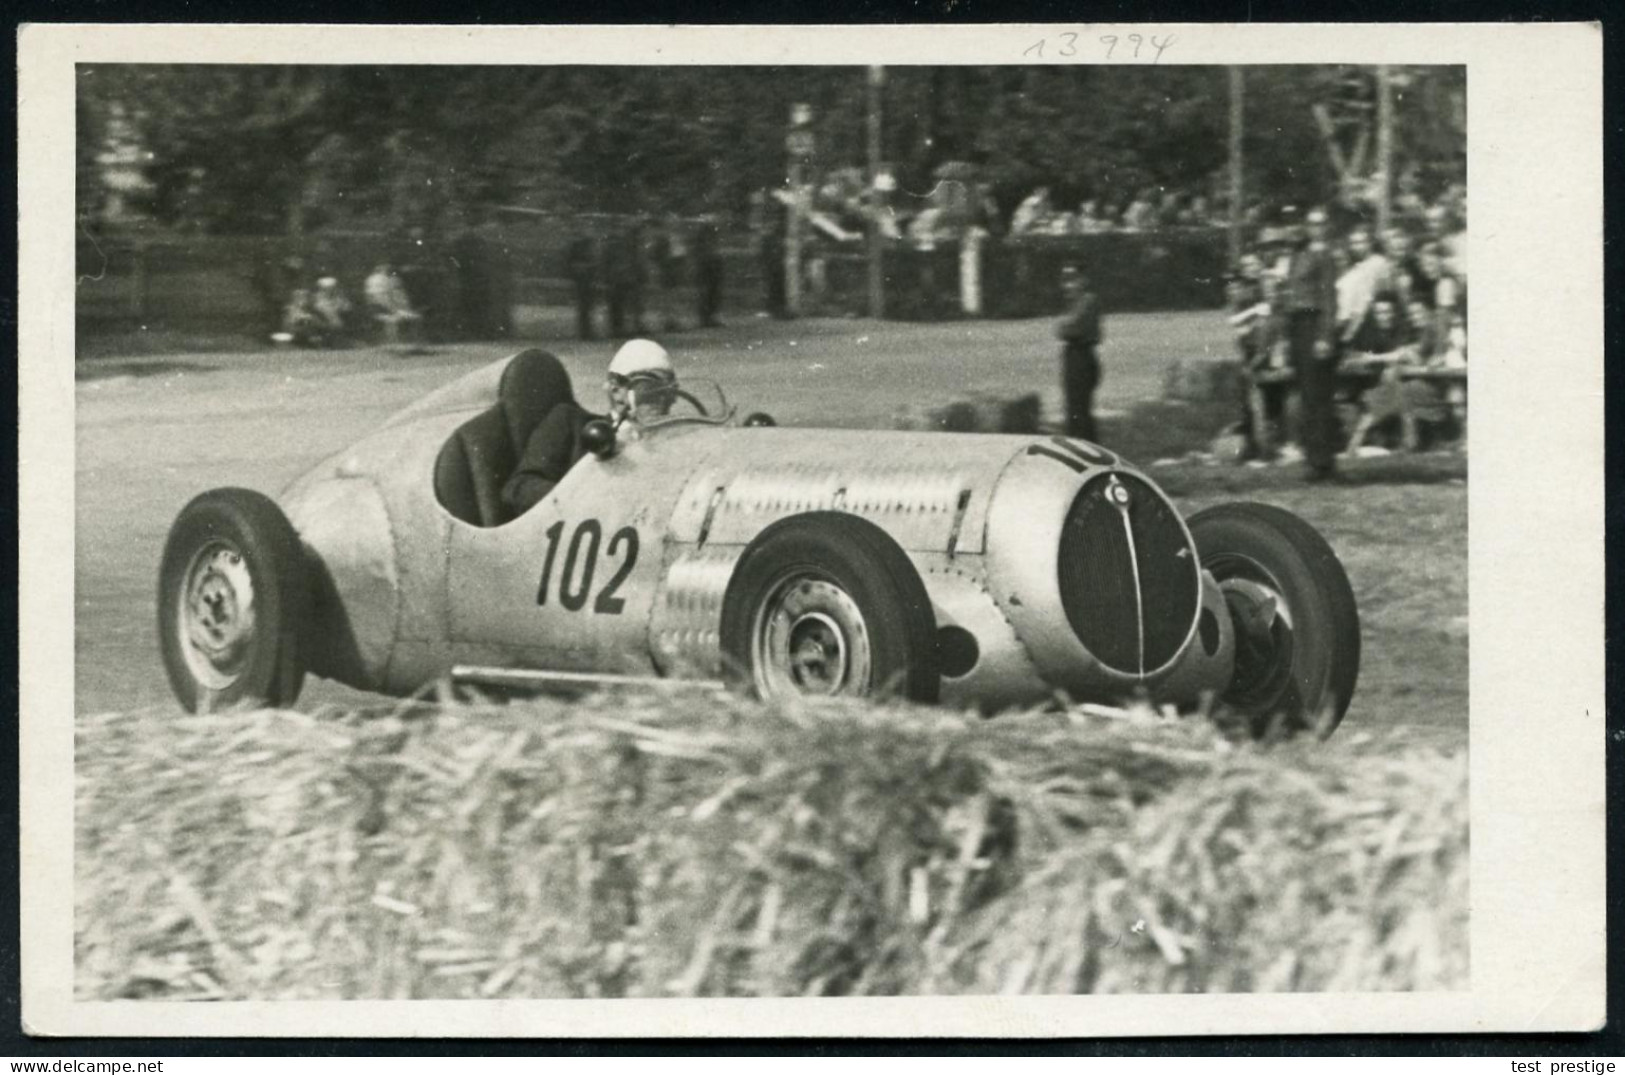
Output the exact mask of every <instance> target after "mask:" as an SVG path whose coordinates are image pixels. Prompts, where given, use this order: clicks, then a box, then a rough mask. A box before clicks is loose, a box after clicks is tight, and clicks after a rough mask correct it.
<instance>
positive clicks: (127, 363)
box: [74, 313, 1467, 738]
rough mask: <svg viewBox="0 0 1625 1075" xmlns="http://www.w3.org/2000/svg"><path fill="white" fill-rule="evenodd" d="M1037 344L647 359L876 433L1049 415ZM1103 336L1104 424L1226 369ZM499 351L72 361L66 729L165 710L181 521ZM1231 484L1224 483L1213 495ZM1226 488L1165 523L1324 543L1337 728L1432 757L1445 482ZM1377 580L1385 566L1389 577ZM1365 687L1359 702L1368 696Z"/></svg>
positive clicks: (1191, 329) (1443, 595)
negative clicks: (196, 507)
mask: <svg viewBox="0 0 1625 1075" xmlns="http://www.w3.org/2000/svg"><path fill="white" fill-rule="evenodd" d="M1051 328H1052V323H1051V322H1050V321H1048V320H1044V321H1023V322H981V323H965V324H952V323H950V324H932V325H911V324H898V323H876V322H870V321H805V322H794V323H778V322H770V321H765V320H760V319H751V320H747V321H741V322H739V323H738V324H736V325H732V326H730V327H728V328H725V329H721V330H712V331H708V332H691V333H685V334H680V335H676V336H673V337H670V338H668V339H666V340H665V342H666V343H667V344H668V346H669V347H670V349H671V350H672V353H673V356H674V358H675V359H676V361H677V362H678V365H679V368H680V370H681V371H682V373H683V374H684V375H685V376H689V377H696V378H702V377H703V378H709V379H712V380H715V381H717V382H718V383H720V384H721V385H723V386H724V387H725V388H726V390H727V391H728V394H729V397H730V400H731V401H732V402H734V403H736V404H737V405H739V407H740V408H741V411H742V412H748V411H751V410H765V411H767V412H769V413H770V414H772V415H774V417H775V418H777V419H778V420H779V421H780V422H781V423H783V424H792V425H824V426H844V427H884V426H886V425H888V424H889V421H890V419H891V417H892V415H893V414H894V413H895V412H896V411H897V410H898V408H899V407H903V406H909V405H928V406H929V405H936V404H939V403H941V402H944V401H946V400H948V399H952V398H959V397H962V396H963V395H965V394H966V393H968V392H973V391H978V390H985V391H991V392H996V393H1000V394H1016V393H1021V392H1027V391H1032V390H1034V389H1038V390H1039V391H1041V392H1042V393H1043V395H1044V398H1045V405H1046V410H1047V411H1049V412H1051V413H1053V412H1054V411H1055V410H1056V409H1057V407H1058V402H1059V401H1058V394H1059V393H1058V390H1057V388H1056V382H1057V369H1056V346H1055V341H1054V339H1053V336H1052V335H1051ZM1107 335H1108V340H1109V342H1108V344H1107V346H1106V348H1105V349H1104V351H1103V358H1104V361H1105V363H1106V376H1105V380H1104V383H1103V385H1102V388H1101V391H1100V395H1099V404H1100V409H1101V410H1102V411H1103V412H1105V413H1111V412H1113V411H1122V410H1126V409H1127V408H1128V407H1130V406H1132V405H1133V404H1135V403H1137V402H1140V401H1144V400H1149V399H1154V398H1156V396H1157V395H1158V393H1159V391H1160V386H1161V383H1162V377H1163V374H1164V371H1165V370H1166V368H1167V366H1168V364H1169V363H1170V362H1172V361H1174V360H1178V359H1192V358H1199V357H1203V356H1204V355H1205V356H1207V357H1222V356H1223V355H1224V353H1225V351H1226V348H1227V344H1226V342H1225V334H1224V330H1223V324H1222V321H1221V320H1220V319H1219V318H1218V317H1217V316H1216V315H1214V314H1205V313H1198V314H1173V315H1136V316H1120V317H1113V318H1111V319H1110V321H1109V322H1108V325H1107ZM520 346H523V344H511V345H497V344H491V345H458V346H450V347H437V348H435V349H434V350H433V351H432V352H431V353H428V354H421V355H411V356H395V355H392V354H389V353H386V352H384V351H381V350H377V349H356V350H351V351H337V352H300V351H292V352H289V351H276V352H261V353H247V354H243V353H238V354H189V355H173V356H166V357H161V358H160V357H151V356H143V357H139V358H129V359H122V358H103V359H98V360H95V361H93V362H82V363H81V364H80V366H79V368H78V376H79V381H78V385H77V408H78V410H77V426H76V430H77V432H76V450H77V456H76V489H75V493H76V519H77V535H76V548H75V565H76V573H75V578H76V594H75V598H74V601H75V613H76V615H75V656H76V672H75V687H76V692H77V697H76V708H77V709H78V711H80V712H98V711H104V710H109V709H129V708H135V707H140V706H147V705H168V704H171V703H170V694H169V688H168V685H167V683H166V681H165V678H164V674H163V669H162V666H161V664H160V662H159V659H158V654H157V644H156V639H155V634H154V630H155V611H154V589H155V586H156V573H157V564H158V559H159V555H160V552H161V550H162V546H163V541H164V537H165V535H166V533H167V531H168V528H169V525H170V523H171V521H172V520H173V519H174V517H175V515H176V513H177V512H179V510H180V509H181V508H182V506H184V505H185V503H186V502H187V500H189V499H190V498H191V497H192V496H194V495H196V494H197V493H199V492H202V491H203V490H205V489H209V488H214V487H219V486H228V485H237V486H246V487H248V488H253V489H259V490H262V491H265V492H268V493H273V494H274V493H275V492H277V491H278V490H280V489H281V488H282V487H283V486H284V485H285V484H287V482H288V481H290V480H291V479H292V478H294V477H295V476H297V475H298V474H299V473H301V472H302V471H303V470H305V469H306V468H307V467H309V466H311V465H312V464H314V463H315V462H317V461H318V460H320V459H321V458H323V457H325V456H326V455H328V454H330V453H332V452H334V451H337V450H338V449H340V448H342V447H343V446H344V445H346V444H348V443H350V442H351V441H353V440H355V439H356V438H357V437H358V436H360V435H361V434H363V433H364V432H366V431H367V430H369V429H370V428H371V427H373V426H374V425H376V424H377V423H378V422H379V421H380V420H382V419H383V418H384V417H386V416H387V415H389V414H391V413H393V412H394V411H395V410H397V409H399V408H400V407H402V406H404V405H406V404H407V403H410V402H411V401H412V400H414V399H417V398H418V397H419V396H421V395H423V394H424V393H426V392H428V391H430V390H431V389H433V388H436V387H438V386H440V385H442V384H444V383H446V382H447V381H449V380H451V379H453V378H454V377H456V376H458V375H460V374H461V373H464V372H466V371H468V370H470V369H474V368H477V367H478V366H481V365H484V364H486V363H488V362H491V361H494V360H496V359H498V358H501V357H503V355H505V354H508V353H511V352H512V351H513V350H516V349H518V347H520ZM540 346H545V347H547V348H548V349H550V350H553V351H554V352H556V353H557V354H558V355H559V356H560V357H561V358H562V359H563V360H564V362H565V364H566V366H567V367H568V368H569V370H570V372H571V375H572V376H573V377H574V379H575V383H576V389H577V394H578V396H580V397H581V398H582V399H583V401H588V402H590V401H592V400H594V399H595V398H596V395H597V392H598V387H597V386H598V385H599V384H600V383H601V382H600V378H601V376H602V370H603V367H604V365H605V364H606V363H607V361H608V359H609V356H610V355H611V354H612V353H613V345H612V344H609V343H603V342H599V343H578V342H575V341H553V342H548V343H546V344H541V345H540ZM1146 462H1148V461H1146ZM1254 473H1255V474H1256V472H1254ZM1236 480H1238V479H1237V478H1236V477H1235V472H1234V471H1231V472H1230V473H1229V475H1227V478H1226V481H1227V483H1229V484H1232V485H1233V484H1234V482H1235V481H1236ZM1241 480H1243V482H1244V485H1245V482H1246V481H1251V482H1252V483H1253V484H1254V485H1255V486H1258V487H1259V488H1258V491H1257V492H1256V493H1255V492H1249V491H1248V490H1247V489H1246V488H1243V489H1241V490H1239V491H1238V490H1234V489H1230V490H1223V491H1221V490H1219V489H1217V488H1213V489H1209V488H1205V487H1203V481H1202V479H1201V476H1200V475H1198V476H1197V478H1196V479H1195V483H1194V485H1193V483H1192V482H1191V481H1185V482H1183V483H1182V484H1183V485H1185V486H1187V487H1188V495H1187V496H1184V497H1182V498H1181V501H1182V505H1184V506H1187V507H1191V508H1194V507H1200V506H1203V505H1205V504H1206V503H1211V502H1215V501H1217V500H1222V499H1230V498H1232V497H1234V496H1236V495H1244V496H1249V497H1250V498H1253V499H1264V500H1272V501H1274V502H1277V503H1281V504H1282V505H1283V506H1286V507H1289V508H1292V509H1293V510H1296V511H1299V512H1300V513H1301V514H1303V515H1304V516H1305V517H1307V518H1309V519H1310V521H1311V522H1314V523H1315V524H1316V525H1319V526H1322V527H1323V528H1325V529H1327V530H1328V537H1330V538H1331V540H1332V542H1333V544H1334V546H1337V547H1338V549H1339V552H1340V554H1342V555H1343V556H1344V559H1345V561H1346V562H1347V563H1348V565H1349V569H1350V573H1351V576H1352V577H1353V578H1354V581H1355V586H1356V591H1357V592H1358V593H1359V594H1360V596H1361V600H1362V612H1363V613H1364V615H1365V619H1366V623H1367V638H1366V647H1367V654H1368V658H1367V661H1366V664H1365V668H1366V671H1365V673H1363V675H1362V684H1361V691H1360V693H1359V694H1357V696H1356V701H1355V707H1356V708H1355V711H1353V712H1351V715H1350V718H1349V719H1350V720H1351V721H1353V720H1355V719H1356V718H1357V717H1359V716H1360V715H1361V714H1362V713H1364V714H1368V715H1369V718H1368V719H1374V720H1375V721H1376V722H1378V723H1384V724H1386V723H1392V722H1398V723H1409V722H1412V721H1415V722H1417V723H1419V724H1420V725H1422V726H1425V727H1426V728H1428V729H1431V730H1432V731H1434V732H1440V733H1444V734H1445V735H1446V736H1448V737H1449V738H1455V737H1457V736H1463V737H1464V736H1465V731H1466V612H1467V608H1466V540H1465V528H1466V489H1465V486H1464V485H1463V484H1461V483H1460V482H1459V481H1453V480H1447V481H1445V482H1439V483H1429V484H1420V485H1404V486H1400V487H1397V488H1395V489H1393V492H1394V496H1393V497H1391V498H1388V499H1392V500H1393V503H1392V506H1391V507H1385V508H1384V510H1382V511H1381V512H1379V513H1377V515H1376V517H1373V515H1372V512H1371V511H1370V509H1369V503H1370V501H1369V498H1368V497H1365V496H1361V495H1359V494H1358V492H1356V491H1354V490H1348V489H1341V490H1320V489H1317V490H1309V489H1306V488H1304V487H1302V486H1300V485H1298V484H1297V483H1296V481H1295V479H1294V478H1293V477H1292V476H1290V475H1286V474H1281V475H1277V474H1274V473H1273V472H1272V473H1271V474H1268V475H1258V476H1257V477H1256V478H1253V477H1245V478H1243V479H1241ZM1350 537H1355V538H1356V540H1357V542H1358V544H1357V547H1355V546H1351V545H1350V542H1349V538H1350ZM1458 537H1459V541H1458V540H1457V538H1458ZM1458 546H1459V548H1458ZM1395 564H1399V565H1401V567H1400V568H1399V569H1398V570H1399V572H1400V573H1399V574H1397V575H1396V574H1394V570H1395V569H1394V566H1393V565H1395ZM1362 565H1364V566H1368V567H1369V571H1367V570H1365V569H1364V566H1362ZM1405 565H1408V566H1405ZM1406 572H1408V573H1409V574H1406ZM1362 582H1364V585H1363V586H1362ZM1417 587H1420V590H1418V589H1417ZM1385 610H1386V614H1391V619H1392V622H1389V619H1388V618H1384V617H1385ZM1374 613H1375V614H1377V615H1376V617H1375V618H1374V616H1373V614H1374ZM1395 632H1397V633H1395ZM1418 632H1419V633H1420V635H1419V636H1418V635H1417V633H1418ZM1419 640H1420V644H1419ZM1384 641H1386V642H1387V643H1388V644H1389V645H1388V647H1384V646H1382V643H1383V642H1384ZM1385 648H1388V649H1390V652H1389V653H1388V654H1385V653H1384V649H1385ZM1396 662H1397V663H1396ZM1441 662H1442V663H1441ZM1383 684H1386V685H1387V686H1386V687H1383V686H1382V685H1383ZM1368 685H1369V686H1371V687H1376V688H1377V692H1376V694H1375V695H1374V696H1373V694H1372V693H1371V692H1370V690H1369V689H1368ZM1407 695H1414V696H1415V697H1414V700H1415V701H1416V702H1418V703H1422V704H1420V705H1418V706H1417V707H1416V709H1415V710H1414V711H1413V712H1411V713H1399V712H1395V713H1391V714H1390V713H1387V712H1386V711H1383V710H1382V708H1381V706H1380V705H1378V706H1374V705H1373V703H1379V702H1382V701H1395V700H1399V699H1403V698H1404V697H1406V696H1407ZM362 697H368V696H363V695H360V694H358V693H357V692H353V691H349V690H348V689H346V688H343V687H339V686H337V685H335V684H332V683H328V682H325V681H319V680H310V681H307V684H306V688H305V694H304V696H303V698H302V701H301V704H302V705H305V704H320V703H323V702H343V701H346V700H351V699H357V698H362ZM1407 708H1409V707H1407Z"/></svg>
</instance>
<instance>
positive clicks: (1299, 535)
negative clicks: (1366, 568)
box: [1189, 503, 1360, 736]
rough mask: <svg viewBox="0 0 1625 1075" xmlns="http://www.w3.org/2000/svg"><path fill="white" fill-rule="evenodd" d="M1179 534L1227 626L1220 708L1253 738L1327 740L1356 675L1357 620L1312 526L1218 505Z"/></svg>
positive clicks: (1338, 571) (1339, 573) (1266, 510)
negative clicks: (1231, 648) (1227, 663)
mask: <svg viewBox="0 0 1625 1075" xmlns="http://www.w3.org/2000/svg"><path fill="white" fill-rule="evenodd" d="M1189 525H1190V531H1191V537H1192V538H1193V539H1194V540H1195V542H1196V548H1197V550H1198V553H1199V555H1200V556H1201V560H1202V567H1203V568H1205V569H1206V570H1207V571H1209V572H1211V573H1212V574H1213V577H1214V579H1215V580H1216V581H1217V582H1218V584H1219V588H1220V590H1222V591H1223V593H1224V598H1225V604H1226V605H1227V606H1228V607H1229V610H1230V619H1231V622H1232V624H1233V625H1234V627H1235V637H1236V658H1235V667H1234V670H1233V672H1232V674H1231V678H1230V685H1229V686H1228V687H1227V688H1226V690H1225V693H1224V699H1223V700H1224V702H1225V703H1226V704H1227V705H1228V706H1229V707H1230V708H1232V709H1234V710H1236V711H1238V712H1240V713H1242V714H1244V715H1245V716H1246V717H1247V718H1248V722H1249V724H1250V727H1251V730H1252V732H1253V734H1254V735H1258V736H1264V735H1269V734H1272V733H1276V732H1285V733H1289V734H1290V733H1293V732H1298V731H1304V730H1313V731H1316V732H1318V733H1319V734H1320V735H1321V736H1326V735H1329V734H1331V732H1332V731H1333V730H1334V729H1335V728H1336V727H1337V725H1338V723H1339V722H1340V721H1341V720H1342V719H1343V714H1344V713H1345V712H1347V710H1348V706H1349V700H1350V699H1351V698H1352V697H1353V694H1354V685H1355V682H1356V681H1357V680H1358V679H1359V675H1360V617H1359V611H1358V609H1357V608H1356V606H1355V601H1354V589H1353V587H1352V586H1351V585H1350V584H1349V579H1348V574H1347V573H1346V572H1345V571H1344V570H1343V565H1342V563H1341V562H1339V561H1338V559H1337V554H1336V553H1334V552H1333V551H1332V549H1331V546H1330V545H1328V544H1327V543H1326V539H1325V538H1323V537H1321V536H1320V534H1319V532H1318V531H1316V530H1315V528H1314V527H1312V526H1310V525H1309V524H1308V523H1306V522H1304V521H1303V520H1302V519H1299V518H1298V517H1297V516H1296V515H1293V514H1292V513H1291V512H1288V511H1284V510H1282V509H1281V508H1277V507H1273V506H1271V505H1268V504H1245V503H1243V504H1221V505H1218V506H1216V507H1212V508H1208V509H1206V510H1204V511H1200V512H1197V513H1196V514H1195V515H1193V516H1191V518H1190V519H1189Z"/></svg>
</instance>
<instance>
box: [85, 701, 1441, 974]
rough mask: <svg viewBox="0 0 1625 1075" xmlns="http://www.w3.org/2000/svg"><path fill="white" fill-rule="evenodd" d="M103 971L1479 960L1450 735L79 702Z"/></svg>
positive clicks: (1419, 970) (1074, 970)
mask: <svg viewBox="0 0 1625 1075" xmlns="http://www.w3.org/2000/svg"><path fill="white" fill-rule="evenodd" d="M77 734H78V742H77V752H78V753H77V766H76V771H77V784H76V818H75V820H76V840H77V847H76V856H75V864H76V865H75V870H76V878H75V888H74V898H75V903H76V908H75V910H76V931H75V935H76V953H75V955H76V974H77V982H76V986H77V992H78V995H79V996H80V997H81V999H115V998H148V997H150V998H162V999H181V998H198V999H204V998H255V999H293V998H420V997H469V998H481V997H485V998H490V997H553V996H566V997H612V996H693V995H777V996H783V995H792V996H793V995H806V994H811V995H821V994H823V995H827V994H920V993H1001V992H1002V993H1073V992H1189V991H1240V990H1254V991H1285V990H1396V989H1449V988H1464V987H1465V986H1466V984H1467V982H1466V979H1467V964H1466V953H1467V816H1468V815H1467V795H1466V783H1467V775H1466V757H1465V751H1441V750H1432V749H1418V748H1416V747H1415V746H1412V745H1403V744H1397V743H1396V742H1394V741H1392V740H1391V739H1388V738H1386V737H1382V736H1375V737H1374V736H1371V735H1369V734H1364V733H1360V734H1350V733H1349V732H1347V731H1345V732H1342V733H1339V736H1338V737H1336V738H1334V739H1333V740H1332V741H1331V742H1330V743H1327V744H1309V743H1303V744H1285V745H1277V746H1274V747H1262V746H1257V745H1253V744H1234V743H1232V742H1230V741H1228V740H1226V739H1224V738H1223V737H1222V736H1220V735H1219V734H1217V733H1216V732H1215V731H1214V730H1213V729H1212V727H1211V726H1210V725H1209V724H1208V723H1207V722H1205V721H1201V720H1196V719H1187V720H1184V721H1170V720H1165V719H1162V718H1159V717H1157V716H1155V715H1153V714H1151V713H1149V712H1145V713H1140V714H1131V716H1130V717H1129V718H1128V719H1105V718H1103V717H1099V716H1090V715H1084V714H1077V713H1073V714H1027V715H1012V716H1007V717H1001V718H999V719H997V720H993V721H983V720H979V719H976V718H972V717H966V716H960V715H956V714H949V713H943V712H940V711H925V710H914V709H904V708H893V709H875V708H871V707H865V706H860V705H855V704H854V705H840V706H817V707H796V708H763V707H760V706H757V705H753V704H750V703H747V702H743V701H739V700H735V699H731V698H726V697H721V698H718V697H709V696H706V697H694V696H688V697H686V698H683V699H681V700H679V699H676V698H668V697H649V696H641V695H623V696H610V695H604V696H597V697H593V698H589V699H587V700H585V701H581V702H577V703H575V704H573V705H565V704H562V703H558V702H550V701H545V700H544V701H536V702H532V703H525V704H515V705H511V706H506V707H466V708H457V709H446V710H435V711H433V712H431V713H428V714H427V715H417V716H397V715H392V716H390V717H388V718H385V719H377V718H374V719H363V718H361V717H360V716H358V715H356V714H353V713H338V712H328V713H325V714H317V715H316V716H310V715H301V714H296V713H285V712H266V713H254V714H246V715H228V716H223V717H210V718H188V719H178V718H176V717H175V716H174V715H173V713H171V712H167V711H146V712H139V713H131V714H101V715H92V716H84V717H81V718H80V719H79V723H78V733H77Z"/></svg>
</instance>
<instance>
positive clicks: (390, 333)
mask: <svg viewBox="0 0 1625 1075" xmlns="http://www.w3.org/2000/svg"><path fill="white" fill-rule="evenodd" d="M365 290H366V296H367V309H368V311H369V312H370V313H371V315H372V318H373V320H374V321H377V322H378V323H379V324H380V325H382V326H383V327H384V339H385V341H386V342H388V343H389V344H390V345H391V346H393V345H396V344H399V343H400V342H401V337H402V335H403V333H404V334H409V335H415V334H419V333H420V331H421V328H422V323H423V315H422V314H420V313H419V312H418V311H417V310H416V309H414V308H413V306H412V301H411V298H410V296H408V294H407V291H406V285H405V284H404V283H402V282H401V278H400V276H399V275H397V274H396V272H395V270H394V268H393V267H392V266H391V265H390V263H389V262H387V261H382V262H379V263H378V266H377V267H376V268H374V269H373V270H372V275H371V276H369V277H367V282H366V285H365Z"/></svg>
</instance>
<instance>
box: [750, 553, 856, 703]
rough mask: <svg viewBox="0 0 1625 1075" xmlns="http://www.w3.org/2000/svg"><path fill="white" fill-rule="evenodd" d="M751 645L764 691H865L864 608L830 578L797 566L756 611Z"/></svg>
mask: <svg viewBox="0 0 1625 1075" xmlns="http://www.w3.org/2000/svg"><path fill="white" fill-rule="evenodd" d="M752 650H753V656H754V658H755V659H754V660H753V661H752V667H753V669H754V670H755V680H756V688H757V692H758V693H759V694H760V695H762V696H763V697H771V696H775V695H785V694H806V695H833V694H848V693H859V694H861V693H863V692H864V691H865V690H867V688H868V686H869V681H870V669H871V665H872V660H871V654H870V646H869V633H868V627H867V625H866V624H865V623H864V619H863V613H862V612H861V611H860V610H859V608H858V606H857V603H856V602H854V601H853V600H852V597H851V595H849V594H848V593H847V592H846V591H845V590H843V589H842V588H841V587H840V586H837V585H836V584H835V583H833V582H831V581H829V580H828V579H824V578H819V577H816V576H813V575H809V574H804V573H799V572H798V573H794V574H791V575H788V576H786V577H785V578H784V579H782V580H781V581H780V582H779V583H778V585H777V586H775V587H773V588H772V589H771V590H770V592H769V594H768V597H767V600H765V601H764V602H762V604H761V607H760V611H759V612H758V614H757V617H756V626H755V630H754V631H753V632H752Z"/></svg>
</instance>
